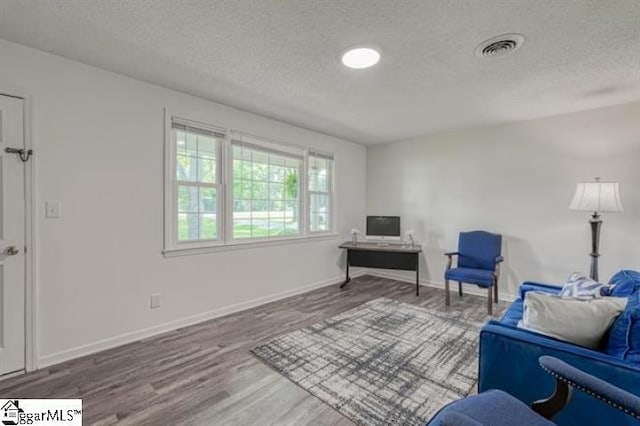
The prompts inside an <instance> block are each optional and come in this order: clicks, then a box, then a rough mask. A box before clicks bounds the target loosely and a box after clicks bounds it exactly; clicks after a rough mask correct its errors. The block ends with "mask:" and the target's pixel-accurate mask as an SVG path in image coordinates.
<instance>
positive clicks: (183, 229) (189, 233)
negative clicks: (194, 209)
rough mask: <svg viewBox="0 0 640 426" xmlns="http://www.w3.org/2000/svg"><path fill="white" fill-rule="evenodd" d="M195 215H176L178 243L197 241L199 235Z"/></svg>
mask: <svg viewBox="0 0 640 426" xmlns="http://www.w3.org/2000/svg"><path fill="white" fill-rule="evenodd" d="M198 222H199V220H198V214H197V213H180V214H178V241H190V240H197V239H198V235H199V223H198Z"/></svg>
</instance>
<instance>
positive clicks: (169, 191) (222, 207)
mask: <svg viewBox="0 0 640 426" xmlns="http://www.w3.org/2000/svg"><path fill="white" fill-rule="evenodd" d="M186 116H187V115H186V114H172V113H171V112H170V111H169V110H166V109H165V144H164V241H163V250H162V253H163V255H164V256H165V257H174V256H183V255H190V254H200V253H208V252H216V251H226V250H237V249H244V248H253V247H261V246H271V245H280V244H291V243H296V242H305V241H308V240H309V239H334V238H336V237H337V234H336V233H335V232H336V231H335V230H336V229H337V214H336V212H337V208H336V203H335V182H336V173H335V169H336V166H335V165H336V158H335V156H334V155H333V154H331V153H327V152H322V151H319V150H315V149H310V148H303V147H300V146H296V145H290V144H285V143H282V142H279V141H274V140H271V139H268V138H264V137H261V136H255V135H252V134H250V133H245V132H241V131H238V130H231V129H229V128H226V127H222V126H218V125H213V124H209V123H207V122H206V121H203V120H194V119H191V118H186ZM174 121H177V122H179V123H180V124H187V125H189V126H191V127H195V128H201V129H203V130H207V131H213V132H215V133H220V134H223V135H225V137H224V140H223V141H222V143H218V146H217V151H218V152H217V153H216V155H217V157H216V158H217V167H216V173H217V175H218V176H217V182H216V183H215V184H209V183H204V182H201V183H199V184H198V186H204V187H215V188H217V218H218V220H217V221H216V226H217V236H218V238H217V239H215V240H196V241H178V202H177V201H178V193H177V190H178V186H179V184H180V181H178V180H177V179H176V165H177V155H176V152H177V151H176V141H175V138H174V137H173V130H172V129H173V123H174ZM238 139H240V141H246V142H247V143H248V144H251V145H255V146H258V147H263V148H265V149H267V150H270V151H274V152H276V153H277V152H281V153H284V154H285V155H286V154H293V155H294V156H301V159H302V161H301V162H300V172H299V181H298V185H299V196H298V201H299V209H300V211H299V219H298V220H299V234H297V235H291V236H278V237H275V236H274V237H255V238H236V239H234V238H233V156H232V140H238ZM310 153H317V154H320V155H325V156H329V157H331V158H333V162H332V170H331V172H330V174H331V176H330V178H331V187H330V188H331V192H330V201H329V202H330V212H329V214H330V217H329V225H330V226H329V229H328V230H326V231H316V232H311V231H310V210H309V209H310V191H309V184H308V176H309V155H310ZM186 184H187V185H193V182H186Z"/></svg>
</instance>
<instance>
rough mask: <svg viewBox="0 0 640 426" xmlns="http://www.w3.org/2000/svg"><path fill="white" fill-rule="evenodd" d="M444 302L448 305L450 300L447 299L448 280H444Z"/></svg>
mask: <svg viewBox="0 0 640 426" xmlns="http://www.w3.org/2000/svg"><path fill="white" fill-rule="evenodd" d="M444 304H445V305H447V306H449V305H450V304H451V300H449V280H444Z"/></svg>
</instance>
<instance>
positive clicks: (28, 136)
mask: <svg viewBox="0 0 640 426" xmlns="http://www.w3.org/2000/svg"><path fill="white" fill-rule="evenodd" d="M0 95H3V96H9V97H12V98H18V99H22V101H23V105H22V123H23V135H24V145H25V146H24V148H25V149H27V150H29V149H33V150H34V152H35V148H34V137H33V136H34V134H33V97H32V96H31V94H30V93H27V92H25V91H23V90H21V89H15V88H10V87H4V86H0ZM36 161H37V155H33V156H32V157H31V158H30V159H29V161H27V162H26V163H25V169H24V188H25V197H24V198H25V246H26V247H25V306H24V314H25V318H24V319H25V330H24V337H25V340H24V341H25V348H24V356H25V358H24V361H25V371H26V372H30V371H34V370H37V369H38V358H37V353H38V330H37V325H38V309H37V307H38V298H37V297H38V292H37V287H36V282H37V275H36V267H35V266H36V259H37V257H36V251H37V245H36V240H37V239H36V235H37V222H36V215H35V214H34V206H35V205H36V195H35V194H36V169H37V167H36Z"/></svg>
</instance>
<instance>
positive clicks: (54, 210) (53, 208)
mask: <svg viewBox="0 0 640 426" xmlns="http://www.w3.org/2000/svg"><path fill="white" fill-rule="evenodd" d="M44 208H45V217H47V218H49V219H57V218H59V217H60V216H62V208H61V206H60V201H47V202H46V203H45V206H44Z"/></svg>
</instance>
